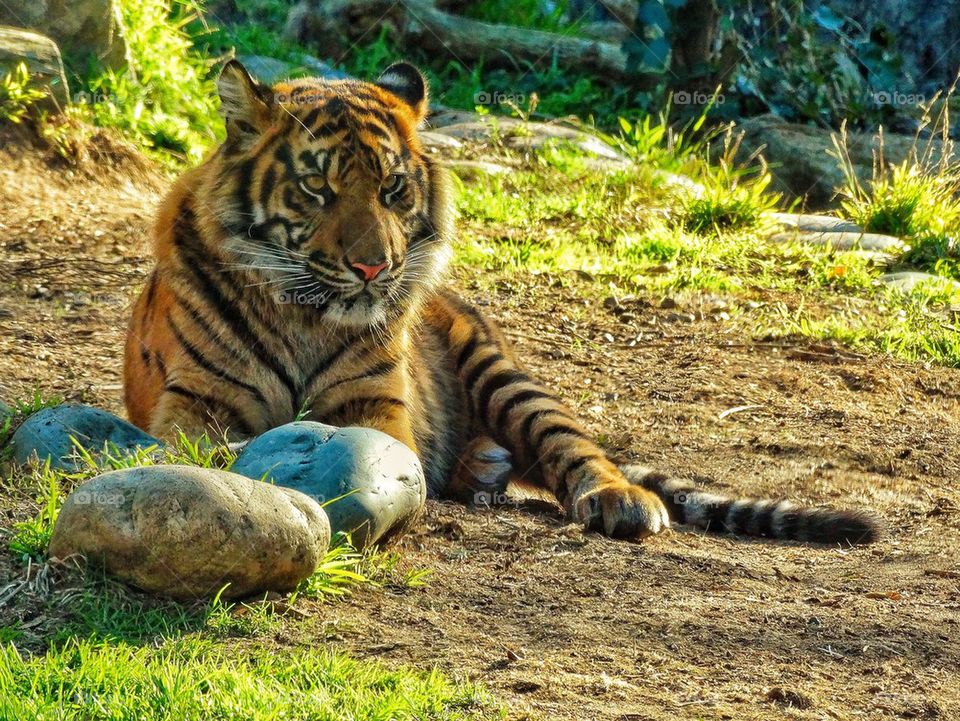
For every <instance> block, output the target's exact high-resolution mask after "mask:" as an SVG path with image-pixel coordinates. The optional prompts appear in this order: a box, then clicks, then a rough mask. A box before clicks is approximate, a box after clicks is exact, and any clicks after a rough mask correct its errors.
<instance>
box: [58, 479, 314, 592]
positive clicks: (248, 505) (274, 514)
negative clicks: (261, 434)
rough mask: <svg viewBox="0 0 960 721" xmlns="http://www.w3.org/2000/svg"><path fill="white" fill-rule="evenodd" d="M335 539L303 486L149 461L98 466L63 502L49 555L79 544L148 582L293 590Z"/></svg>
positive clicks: (128, 577) (149, 587)
mask: <svg viewBox="0 0 960 721" xmlns="http://www.w3.org/2000/svg"><path fill="white" fill-rule="evenodd" d="M329 544H330V526H329V523H328V521H327V518H326V514H324V512H323V509H322V508H320V506H319V505H318V504H317V503H316V502H315V501H313V500H311V499H310V498H307V497H306V496H304V495H303V494H302V493H298V492H296V491H293V490H290V489H288V488H280V487H278V486H273V485H270V484H269V483H260V482H259V481H252V480H250V479H249V478H244V477H243V476H239V475H237V474H235V473H228V472H226V471H221V470H216V469H209V468H194V467H192V466H144V467H141V468H127V469H123V470H120V471H113V472H111V473H105V474H103V475H102V476H98V477H96V478H94V479H92V480H90V481H87V482H86V483H84V484H82V485H80V486H79V487H78V488H77V489H76V490H74V491H73V493H71V494H70V495H69V496H68V497H67V500H66V501H65V502H64V505H63V508H62V509H61V510H60V515H59V516H58V517H57V522H56V524H55V525H54V528H53V534H52V536H51V538H50V556H51V557H55V558H60V559H63V558H66V557H68V556H71V555H74V554H81V555H83V556H85V557H86V558H87V560H88V561H90V562H93V563H96V564H98V565H102V566H103V567H104V568H105V569H106V570H107V571H108V572H109V573H111V574H113V575H114V576H117V577H118V578H120V579H122V580H124V581H126V582H127V583H130V584H132V585H134V586H137V587H138V588H142V589H143V590H145V591H150V592H151V593H156V594H160V595H164V596H170V597H172V598H180V599H202V598H210V597H211V596H214V595H216V593H217V592H218V591H219V590H220V589H221V588H223V587H224V586H225V585H226V584H229V586H228V587H227V589H226V590H225V591H224V593H223V596H224V597H225V598H243V597H245V596H250V595H253V594H259V593H263V592H266V591H289V590H292V589H293V588H295V587H296V585H297V584H298V583H299V582H300V581H301V580H302V579H304V578H306V577H307V576H309V575H310V574H311V573H313V571H314V570H315V569H316V567H317V565H318V564H319V562H320V560H321V559H322V558H323V555H324V553H325V552H326V550H327V548H328V547H329Z"/></svg>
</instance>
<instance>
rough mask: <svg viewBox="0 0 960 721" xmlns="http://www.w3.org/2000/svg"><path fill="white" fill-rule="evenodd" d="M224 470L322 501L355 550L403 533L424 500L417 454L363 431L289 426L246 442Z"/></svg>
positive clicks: (334, 525) (332, 524)
mask: <svg viewBox="0 0 960 721" xmlns="http://www.w3.org/2000/svg"><path fill="white" fill-rule="evenodd" d="M230 470H231V471H233V472H234V473H239V474H241V475H244V476H247V477H249V478H256V479H263V480H267V481H271V480H272V481H273V482H274V483H276V484H277V485H279V486H284V487H286V488H293V489H294V490H297V491H300V492H301V493H304V494H306V495H307V496H310V497H311V498H313V499H314V500H316V501H317V502H319V503H320V504H325V505H324V510H325V511H326V512H327V515H328V516H329V518H330V528H331V530H332V531H333V533H335V534H336V533H345V534H348V535H349V536H350V539H351V541H352V542H353V544H354V545H355V546H356V547H357V548H363V547H366V546H369V545H370V544H372V543H376V542H377V541H379V540H382V539H385V538H388V537H390V536H393V535H394V534H397V533H400V532H402V531H403V530H404V529H405V528H407V527H408V526H409V525H410V524H411V523H412V522H413V521H414V520H415V519H416V517H417V515H418V514H419V512H420V510H421V509H422V508H423V504H424V502H425V500H426V496H427V486H426V482H425V480H424V476H423V469H422V467H421V466H420V461H419V459H418V458H417V456H416V454H415V453H414V452H413V451H411V450H410V449H409V448H408V447H407V446H405V445H404V444H403V443H400V441H398V440H396V439H394V438H391V437H390V436H388V435H387V434H386V433H381V432H380V431H376V430H372V429H369V428H335V427H333V426H328V425H324V424H322V423H315V422H313V421H298V422H295V423H288V424H287V425H284V426H280V427H279V428H274V429H273V430H270V431H267V432H266V433H264V434H263V435H261V436H258V437H257V438H255V439H253V440H252V441H250V443H249V445H247V447H246V448H245V449H244V451H243V453H241V454H240V457H239V458H238V459H237V460H236V462H235V463H234V464H233V467H232V468H231V469H230Z"/></svg>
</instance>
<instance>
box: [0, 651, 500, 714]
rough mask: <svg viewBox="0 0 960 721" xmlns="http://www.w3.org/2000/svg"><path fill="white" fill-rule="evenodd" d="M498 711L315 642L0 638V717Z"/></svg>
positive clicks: (437, 682) (458, 688)
mask: <svg viewBox="0 0 960 721" xmlns="http://www.w3.org/2000/svg"><path fill="white" fill-rule="evenodd" d="M498 717H501V716H500V715H499V714H498V713H497V712H496V711H495V709H494V708H493V706H492V704H491V703H490V701H489V699H488V698H487V696H486V695H485V694H484V692H483V691H482V690H480V689H479V688H477V687H476V686H473V685H471V684H461V683H455V682H453V681H451V680H449V679H448V678H446V677H445V676H443V675H442V674H440V673H438V672H436V671H432V672H430V671H428V672H413V671H409V670H403V669H401V670H388V669H386V668H384V667H383V666H381V665H379V664H376V663H370V662H358V661H354V660H351V659H349V658H347V657H345V656H343V655H341V654H337V653H332V652H330V651H327V650H324V649H317V648H310V647H306V648H298V649H296V650H295V651H287V650H277V649H276V648H271V647H266V646H260V645H247V646H245V647H244V648H243V650H242V652H238V649H237V648H235V647H230V646H224V645H222V644H217V643H214V642H212V641H210V640H208V639H202V638H179V639H174V640H170V641H167V642H164V643H162V644H160V645H159V646H158V647H150V646H135V645H130V644H127V643H105V642H98V641H91V640H77V641H72V642H68V643H66V644H64V645H63V646H62V647H60V648H56V649H51V650H50V651H48V652H47V653H46V654H44V655H42V656H35V657H32V658H31V657H24V656H22V655H21V654H20V653H19V652H18V651H17V649H16V647H15V646H13V645H10V644H7V645H4V646H0V718H6V719H18V721H27V720H28V719H29V720H32V719H51V720H52V719H57V720H58V721H71V720H74V719H75V720H77V721H80V720H81V719H90V718H105V719H106V718H109V719H116V720H117V721H120V720H123V721H127V720H129V721H160V720H164V721H167V720H169V721H174V720H175V721H192V720H194V719H195V720H197V721H201V720H203V721H206V720H207V719H213V718H219V719H258V720H263V721H267V720H268V719H277V720H279V719H293V718H300V719H305V718H310V719H317V720H318V721H319V720H323V719H330V720H331V721H333V720H334V719H344V718H357V719H365V720H370V721H375V720H377V719H381V720H382V721H388V720H391V721H394V720H395V721H400V720H403V719H411V720H412V719H436V720H438V721H440V720H446V719H448V720H450V721H454V720H459V719H477V718H498Z"/></svg>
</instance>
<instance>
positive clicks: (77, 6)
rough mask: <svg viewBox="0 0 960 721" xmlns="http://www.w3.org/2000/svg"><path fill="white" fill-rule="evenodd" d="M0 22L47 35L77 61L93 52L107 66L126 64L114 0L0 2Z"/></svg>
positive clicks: (125, 53) (123, 43) (118, 67)
mask: <svg viewBox="0 0 960 721" xmlns="http://www.w3.org/2000/svg"><path fill="white" fill-rule="evenodd" d="M0 25H12V26H14V27H20V28H29V29H31V30H34V31H37V32H40V33H43V34H44V35H49V36H50V37H51V38H53V39H54V40H55V41H56V42H57V44H58V45H59V46H60V48H61V49H62V50H63V52H64V53H66V54H67V55H70V56H74V57H75V58H76V59H77V60H82V59H84V56H89V55H94V56H96V58H97V59H98V60H100V61H101V62H102V63H104V64H105V65H106V66H107V67H110V68H113V69H114V70H119V69H121V68H122V67H124V66H125V65H126V64H127V44H126V41H125V40H124V39H123V36H122V35H121V30H122V28H123V23H122V22H121V20H120V7H119V4H118V2H117V0H39V1H38V2H15V3H0Z"/></svg>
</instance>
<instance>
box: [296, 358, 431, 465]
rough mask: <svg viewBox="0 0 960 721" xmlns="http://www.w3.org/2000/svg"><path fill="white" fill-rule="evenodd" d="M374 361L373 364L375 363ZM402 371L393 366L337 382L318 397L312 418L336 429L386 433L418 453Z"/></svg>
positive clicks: (374, 369)
mask: <svg viewBox="0 0 960 721" xmlns="http://www.w3.org/2000/svg"><path fill="white" fill-rule="evenodd" d="M375 360H376V359H375V358H374V359H373V360H371V361H370V362H371V363H374V362H375ZM405 388H406V384H405V380H404V377H403V370H402V369H401V368H399V367H396V366H395V367H391V368H389V369H388V370H386V371H383V372H377V369H376V368H375V367H374V368H373V369H370V370H368V371H367V372H366V373H361V374H359V375H356V374H355V375H352V376H350V377H348V378H347V379H345V380H341V381H335V382H333V383H332V384H331V385H329V386H328V387H327V388H325V389H324V390H323V392H322V393H321V394H320V395H319V396H318V400H317V401H315V402H314V403H313V406H312V408H311V411H312V413H311V416H310V417H311V418H316V419H317V420H322V421H323V422H324V423H330V424H331V425H335V426H361V427H363V428H373V429H375V430H378V431H383V432H384V433H386V434H387V435H389V436H393V437H394V438H396V439H397V440H398V441H400V442H401V443H403V444H405V445H406V446H407V447H408V448H410V450H412V451H413V452H414V453H417V451H418V449H417V442H416V439H415V437H414V433H413V424H412V422H411V417H410V412H411V404H410V403H409V401H408V399H407V396H406V392H405Z"/></svg>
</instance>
